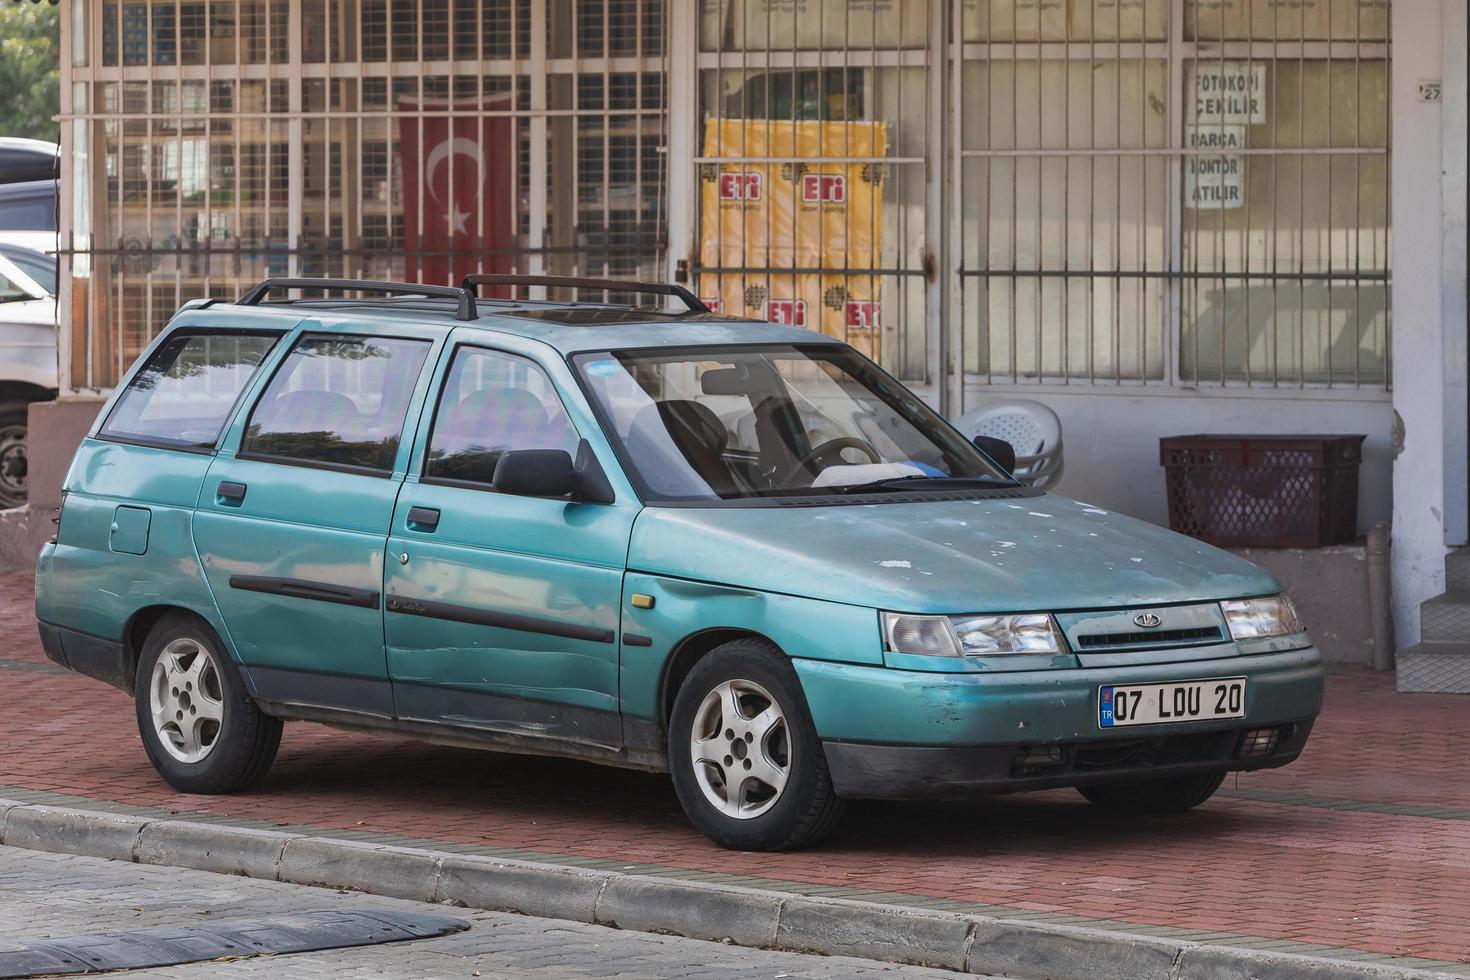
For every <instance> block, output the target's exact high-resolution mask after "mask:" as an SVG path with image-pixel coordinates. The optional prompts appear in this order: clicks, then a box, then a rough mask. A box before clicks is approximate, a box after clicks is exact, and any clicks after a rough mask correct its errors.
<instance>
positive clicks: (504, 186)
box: [398, 99, 516, 295]
mask: <svg viewBox="0 0 1470 980" xmlns="http://www.w3.org/2000/svg"><path fill="white" fill-rule="evenodd" d="M398 109H399V110H400V113H401V115H399V117H398V159H399V166H400V167H401V173H402V174H403V247H404V252H405V258H404V273H405V275H406V277H407V278H408V279H409V281H411V282H424V283H438V284H447V285H458V284H459V281H460V280H461V279H462V278H463V277H464V276H466V275H469V274H471V273H475V272H510V271H511V270H512V268H513V265H514V263H513V262H512V258H513V256H512V255H511V249H512V248H513V247H514V245H515V235H516V213H515V177H514V174H515V138H514V132H515V127H514V123H513V120H512V118H511V117H510V116H504V115H485V114H482V113H492V112H505V111H508V110H509V109H510V100H509V99H495V100H490V101H487V102H478V101H477V102H474V103H471V104H468V105H466V104H464V103H462V102H460V103H455V104H453V105H451V104H448V103H440V104H438V105H427V104H426V105H423V106H419V105H412V104H404V103H399V105H398ZM481 292H482V293H483V294H485V295H494V294H495V293H497V292H503V291H497V290H493V289H482V290H481Z"/></svg>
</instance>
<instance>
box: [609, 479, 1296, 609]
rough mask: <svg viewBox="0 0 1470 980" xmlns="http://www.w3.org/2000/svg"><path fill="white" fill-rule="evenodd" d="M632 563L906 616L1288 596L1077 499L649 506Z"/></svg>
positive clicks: (1157, 530) (1198, 545) (1244, 569)
mask: <svg viewBox="0 0 1470 980" xmlns="http://www.w3.org/2000/svg"><path fill="white" fill-rule="evenodd" d="M628 565H629V568H630V569H633V570H637V571H643V572H650V573H654V574H660V575H671V576H676V577H679V578H685V579H693V580H697V581H704V582H717V583H720V584H724V585H731V586H737V587H743V588H749V589H757V590H760V591H765V592H780V593H786V594H792V595H802V596H810V597H813V598H820V599H828V600H831V601H834V602H846V603H853V604H856V605H864V606H874V607H877V608H881V609H890V610H894V611H900V612H916V613H925V612H928V613H960V612H1010V611H1016V612H1024V611H1028V610H1060V609H1099V608H1108V607H1125V606H1139V605H1150V604H1164V603H1175V602H1180V603H1182V602H1197V601H1208V600H1213V599H1227V598H1232V597H1240V596H1249V595H1264V594H1267V593H1272V592H1278V591H1280V589H1281V586H1280V584H1279V583H1278V582H1277V581H1276V579H1275V578H1273V577H1272V576H1271V575H1270V574H1269V573H1267V572H1266V571H1264V570H1262V569H1260V568H1258V567H1256V566H1255V565H1252V564H1250V563H1249V562H1247V561H1244V560H1243V559H1240V558H1237V557H1235V556H1234V555H1231V554H1229V553H1228V552H1224V551H1221V550H1219V549H1218V548H1213V547H1211V546H1209V545H1207V544H1204V543H1202V542H1199V541H1196V540H1194V539H1193V538H1187V537H1185V536H1184V535H1181V534H1175V533H1174V532H1172V531H1169V530H1166V529H1164V528H1161V527H1158V526H1157V525H1154V524H1148V523H1145V522H1143V521H1138V520H1134V519H1132V518H1129V517H1123V516H1122V515H1119V514H1115V513H1111V512H1109V511H1106V510H1103V509H1102V508H1099V507H1093V506H1092V505H1090V504H1084V503H1079V502H1078V501H1075V500H1069V499H1067V498H1065V497H1057V496H1037V497H1027V498H1020V499H1014V498H1012V499H995V500H961V501H955V500H947V501H922V502H904V503H883V504H846V505H833V506H791V507H782V506H773V507H649V508H645V509H644V510H643V512H642V513H641V514H640V516H639V518H638V521H637V523H636V525H635V527H634V530H633V540H632V547H631V550H630V553H629V556H628Z"/></svg>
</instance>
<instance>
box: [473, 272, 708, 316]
mask: <svg viewBox="0 0 1470 980" xmlns="http://www.w3.org/2000/svg"><path fill="white" fill-rule="evenodd" d="M460 285H461V286H463V287H464V288H465V289H468V290H469V291H470V292H471V293H474V292H475V287H477V286H553V287H556V286H559V287H562V288H567V289H598V290H603V291H606V292H610V293H652V294H654V295H656V296H673V297H675V298H677V299H678V300H679V301H680V302H682V303H683V304H684V306H685V307H686V308H687V309H688V312H689V313H695V314H697V313H709V312H711V311H710V308H709V307H708V306H706V305H705V304H704V301H703V300H701V299H700V298H699V297H698V296H695V295H694V294H693V293H691V292H690V291H689V290H687V289H685V288H684V287H683V286H680V285H677V284H675V283H671V282H637V281H634V280H631V279H584V278H581V277H579V276H520V275H509V274H501V273H484V274H476V275H470V276H465V277H464V279H463V280H461V281H460Z"/></svg>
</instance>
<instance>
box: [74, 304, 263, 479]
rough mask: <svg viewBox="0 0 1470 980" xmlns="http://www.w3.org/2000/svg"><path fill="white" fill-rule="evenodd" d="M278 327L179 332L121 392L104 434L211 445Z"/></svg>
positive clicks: (178, 444)
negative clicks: (267, 330)
mask: <svg viewBox="0 0 1470 980" xmlns="http://www.w3.org/2000/svg"><path fill="white" fill-rule="evenodd" d="M278 339H280V334H277V333H252V332H229V333H224V332H216V333H176V334H174V335H173V336H172V337H170V338H168V339H167V340H165V341H164V342H163V344H162V345H161V346H159V348H158V349H157V350H155V351H154V352H153V354H152V355H150V356H149V358H148V361H147V363H145V364H144V365H143V367H142V369H141V370H140V371H139V372H138V373H137V374H136V375H134V376H133V380H132V381H130V382H128V386H127V388H126V389H125V390H124V391H123V393H122V394H121V395H120V396H118V399H117V404H116V405H114V406H113V408H112V412H111V414H109V415H108V417H107V422H106V424H105V425H104V426H103V427H102V430H101V431H100V432H99V433H98V435H100V436H101V437H102V438H104V439H112V440H115V441H119V442H137V443H142V444H144V445H157V446H162V447H166V448H180V449H200V450H202V449H211V448H213V446H214V444H215V441H216V440H217V439H219V435H220V430H222V429H223V428H224V426H225V422H226V421H227V420H228V419H229V417H230V413H231V410H232V409H233V408H234V407H235V401H236V400H237V399H238V398H239V397H240V392H242V391H244V390H245V386H246V385H247V384H248V383H249V382H250V379H251V377H252V376H254V374H255V372H256V370H257V369H258V368H259V367H260V364H261V362H262V361H264V360H265V357H266V355H267V354H269V353H270V350H271V348H272V347H273V346H275V343H276V341H277V340H278Z"/></svg>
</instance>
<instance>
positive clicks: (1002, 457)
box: [496, 436, 1016, 475]
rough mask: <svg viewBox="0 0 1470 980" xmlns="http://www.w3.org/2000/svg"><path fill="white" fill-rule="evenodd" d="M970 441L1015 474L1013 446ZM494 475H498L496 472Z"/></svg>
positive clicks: (987, 440) (988, 439)
mask: <svg viewBox="0 0 1470 980" xmlns="http://www.w3.org/2000/svg"><path fill="white" fill-rule="evenodd" d="M971 441H972V442H974V443H975V448H976V449H978V450H980V451H981V452H982V453H984V454H985V455H987V456H989V457H990V458H991V459H992V460H994V461H995V464H996V465H997V466H999V467H1000V468H1001V469H1003V470H1005V471H1006V473H1008V474H1009V473H1014V472H1016V447H1015V446H1012V445H1011V444H1010V443H1008V442H1006V441H1005V440H1004V439H997V438H995V437H994V436H976V437H975V438H974V439H973V440H971ZM496 473H497V475H499V471H498V470H497V471H496Z"/></svg>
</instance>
